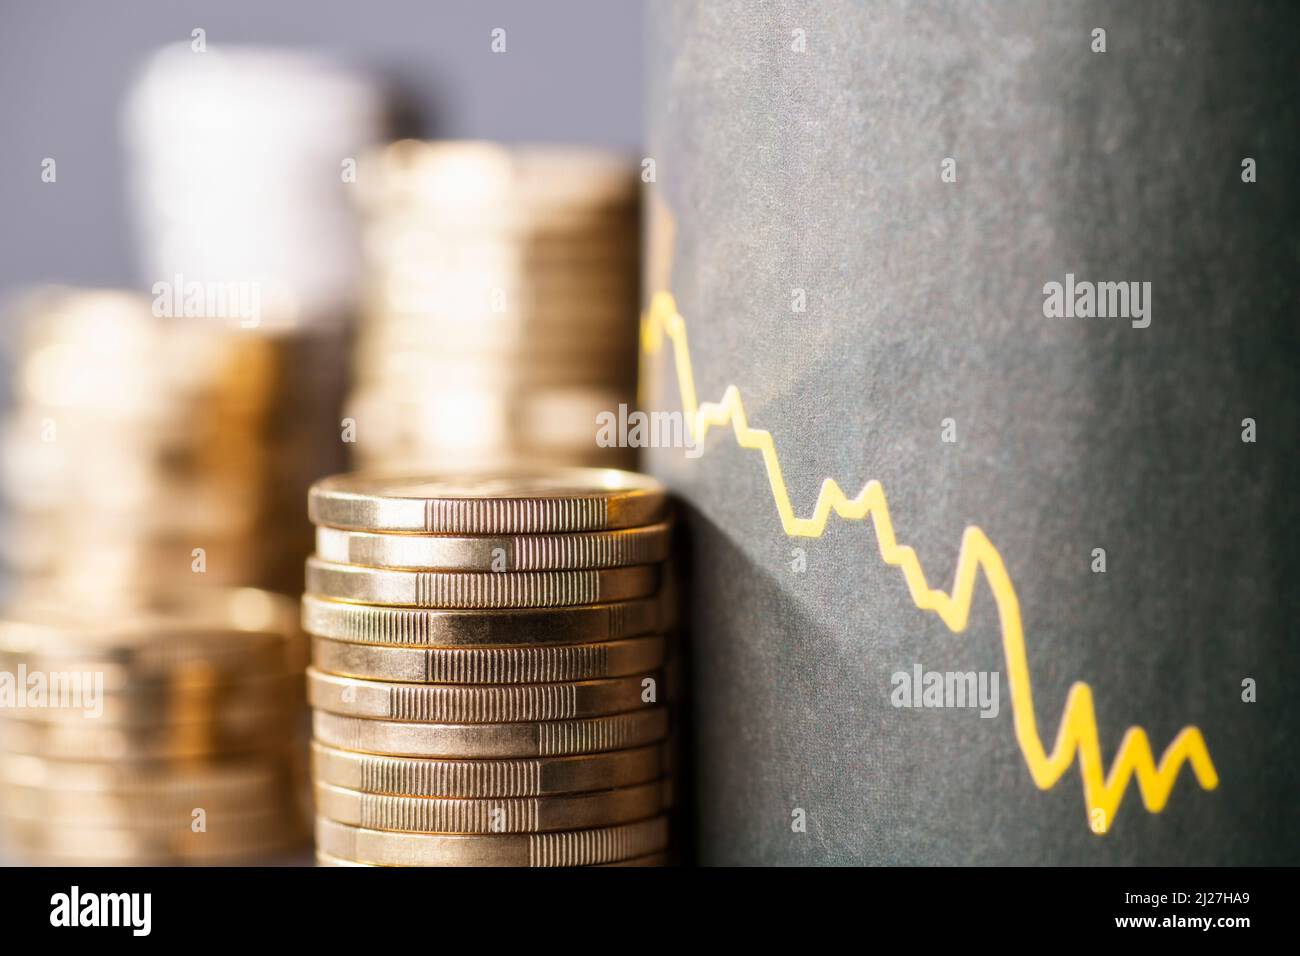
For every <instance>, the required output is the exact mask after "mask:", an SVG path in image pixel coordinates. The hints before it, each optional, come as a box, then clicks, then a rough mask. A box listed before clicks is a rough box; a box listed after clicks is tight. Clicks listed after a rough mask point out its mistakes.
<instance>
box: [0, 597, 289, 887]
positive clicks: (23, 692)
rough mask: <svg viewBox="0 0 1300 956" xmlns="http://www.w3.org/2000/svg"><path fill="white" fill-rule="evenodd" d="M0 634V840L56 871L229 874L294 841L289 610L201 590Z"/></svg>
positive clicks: (39, 611) (50, 616)
mask: <svg viewBox="0 0 1300 956" xmlns="http://www.w3.org/2000/svg"><path fill="white" fill-rule="evenodd" d="M173 602H174V603H172V604H171V605H170V606H163V605H159V606H155V607H152V608H149V609H144V608H141V609H139V610H137V611H135V612H132V613H125V612H123V613H118V614H116V615H113V616H112V617H110V618H103V617H101V616H99V615H95V614H88V613H85V612H76V611H71V610H69V607H68V606H67V605H66V604H63V605H56V604H50V603H45V604H41V603H37V602H31V603H28V604H26V605H24V606H22V607H19V608H13V609H11V610H10V611H9V612H8V615H7V618H6V619H5V620H4V621H2V622H0V827H2V828H3V841H4V845H5V848H6V852H8V853H12V854H14V855H17V856H19V857H21V858H22V859H23V860H24V861H25V862H32V863H55V864H71V863H75V864H91V865H93V864H117V865H121V864H156V865H165V864H187V863H233V862H246V861H248V860H250V859H255V858H258V857H263V856H266V855H267V854H272V853H276V852H279V851H283V850H285V849H286V848H287V847H290V846H292V845H294V844H295V843H296V842H298V841H300V840H302V839H303V837H304V835H305V832H304V831H305V828H304V823H305V815H304V813H303V812H302V799H301V798H302V793H301V787H300V786H298V785H297V781H299V780H301V764H302V760H301V757H300V750H299V748H300V747H301V737H300V735H299V732H298V728H299V727H300V726H301V724H300V719H299V715H300V714H301V713H302V706H303V702H302V685H301V668H302V667H303V665H304V663H305V657H306V655H305V645H304V640H303V638H302V635H301V632H300V631H299V630H298V628H297V624H296V621H295V620H294V618H295V616H296V615H295V607H294V602H293V601H292V600H291V599H289V598H287V597H283V596H280V595H273V594H270V593H268V592H265V591H257V590H252V589H230V590H223V589H216V588H204V589H202V590H201V591H200V592H197V593H192V594H188V595H181V594H179V593H178V594H177V595H175V596H174V598H173Z"/></svg>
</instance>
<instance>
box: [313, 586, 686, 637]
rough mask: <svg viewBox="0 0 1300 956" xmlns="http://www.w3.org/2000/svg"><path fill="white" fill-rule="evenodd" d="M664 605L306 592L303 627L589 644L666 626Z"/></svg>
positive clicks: (333, 633)
mask: <svg viewBox="0 0 1300 956" xmlns="http://www.w3.org/2000/svg"><path fill="white" fill-rule="evenodd" d="M671 623H672V622H671V619H670V616H669V614H668V608H666V607H664V605H663V604H661V603H660V602H659V601H658V600H657V599H654V598H639V599H636V600H631V601H617V602H611V603H609V604H598V605H578V606H574V607H563V608H514V609H494V610H466V609H460V610H456V609H449V610H426V609H413V608H391V607H371V606H369V605H364V604H347V603H344V602H342V601H332V600H329V599H326V598H322V597H320V596H319V595H314V594H305V595H303V599H302V626H303V629H304V630H306V631H309V632H310V633H312V634H317V635H319V636H321V637H328V638H333V639H335V640H340V641H352V642H356V643H361V644H388V645H407V646H416V647H430V646H432V647H473V646H479V647H485V646H491V645H496V644H519V645H532V644H588V643H598V642H601V641H607V640H618V639H620V638H625V637H635V636H638V635H642V634H650V633H654V632H657V631H661V630H665V629H666V628H667V627H668V626H670V625H671Z"/></svg>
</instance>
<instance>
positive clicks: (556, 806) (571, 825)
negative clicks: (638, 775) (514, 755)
mask: <svg viewBox="0 0 1300 956" xmlns="http://www.w3.org/2000/svg"><path fill="white" fill-rule="evenodd" d="M315 794H316V812H317V814H319V815H320V816H323V817H328V818H329V819H331V820H334V821H335V822H337V823H346V824H348V825H349V826H355V827H365V828H367V829H371V830H397V831H402V832H408V833H542V832H546V831H550V830H576V829H582V828H591V827H605V826H612V825H614V824H616V823H630V822H632V821H633V820H644V819H646V818H647V817H652V816H654V815H655V814H657V813H662V812H663V811H664V810H665V809H667V799H668V797H669V792H668V788H667V787H666V786H665V784H664V782H663V781H659V780H656V781H652V782H650V783H642V784H637V785H636V786H632V787H622V788H620V789H617V790H594V791H589V792H586V793H565V794H554V795H551V796H545V797H485V798H475V797H402V796H394V795H392V794H379V793H362V792H360V791H358V790H348V789H346V788H343V787H336V786H332V785H330V784H327V783H320V782H319V781H318V782H317V783H316V786H315Z"/></svg>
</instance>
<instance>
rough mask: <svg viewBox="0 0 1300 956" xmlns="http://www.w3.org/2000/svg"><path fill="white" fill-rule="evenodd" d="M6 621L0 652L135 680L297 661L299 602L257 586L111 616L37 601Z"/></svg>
mask: <svg viewBox="0 0 1300 956" xmlns="http://www.w3.org/2000/svg"><path fill="white" fill-rule="evenodd" d="M7 614H8V617H7V619H6V620H3V621H0V654H3V655H5V656H6V657H7V658H12V659H15V660H16V659H18V658H20V657H26V658H27V659H29V660H33V659H34V660H39V661H40V662H41V666H42V667H45V666H47V665H48V667H49V668H50V669H54V668H56V667H61V666H63V665H60V664H59V662H66V663H67V664H78V665H86V664H93V665H94V666H96V667H111V666H120V667H122V668H125V669H127V670H129V671H130V672H131V673H132V674H133V675H140V676H141V677H144V676H145V675H154V674H156V675H160V676H162V675H166V676H172V675H174V674H176V672H178V671H181V672H184V671H186V670H191V671H195V670H197V671H200V672H209V671H213V670H223V671H224V670H234V671H238V672H241V673H246V672H247V671H249V670H262V669H264V668H267V667H275V666H277V665H278V666H279V667H280V669H281V670H282V671H283V670H284V669H286V668H288V667H290V666H292V665H293V664H294V663H296V661H295V658H294V656H293V645H294V644H295V643H296V642H295V641H294V640H293V636H294V635H297V633H298V626H297V621H296V620H295V618H296V613H295V609H294V606H293V601H292V600H290V599H288V598H286V597H284V596H282V595H278V594H272V593H270V592H268V591H259V590H255V589H252V588H229V589H228V588H195V589H190V590H187V591H185V592H180V593H177V594H176V595H174V596H173V598H171V599H169V600H167V601H166V602H165V603H159V602H158V601H154V600H152V599H150V601H149V603H147V604H144V605H141V606H138V607H135V608H133V609H132V610H130V611H129V612H126V613H123V614H120V615H115V616H113V617H111V618H108V619H106V618H105V616H104V615H102V614H97V613H95V612H93V611H91V610H88V609H79V608H75V607H70V606H68V604H67V603H66V602H64V603H62V604H59V603H56V602H55V599H54V598H53V597H42V598H34V599H33V600H32V601H31V602H30V603H29V604H25V605H24V606H22V607H18V608H14V609H11V610H10V611H9V612H7Z"/></svg>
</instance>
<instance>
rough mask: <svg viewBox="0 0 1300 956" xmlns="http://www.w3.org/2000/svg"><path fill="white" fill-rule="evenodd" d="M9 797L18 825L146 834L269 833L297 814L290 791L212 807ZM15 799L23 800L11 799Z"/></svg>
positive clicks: (8, 808)
mask: <svg viewBox="0 0 1300 956" xmlns="http://www.w3.org/2000/svg"><path fill="white" fill-rule="evenodd" d="M4 795H5V806H4V817H5V819H6V820H9V821H12V822H15V823H19V824H30V825H33V826H37V825H39V826H49V827H56V828H57V827H85V828H87V829H90V828H95V827H105V828H109V829H123V830H130V831H132V832H133V833H138V834H140V835H141V836H142V837H166V836H168V835H170V834H177V833H180V834H184V833H188V832H195V830H194V828H195V826H202V827H206V828H207V830H206V832H207V833H209V834H211V835H213V836H222V835H224V834H228V833H249V834H252V833H257V832H259V831H261V832H263V833H267V832H269V831H271V830H273V829H275V828H278V827H281V826H283V825H284V821H285V819H286V818H292V817H293V816H294V815H295V814H296V812H297V810H296V808H295V805H294V803H293V801H292V800H290V799H287V796H288V794H287V791H286V793H285V794H283V795H282V798H281V799H279V800H274V801H267V802H262V803H256V802H254V803H247V804H233V805H232V804H225V805H220V804H214V805H212V806H204V805H202V804H197V805H190V806H185V805H184V804H177V803H170V804H160V803H152V804H147V803H144V802H135V801H124V802H118V803H102V802H101V803H97V804H82V803H79V802H77V801H76V800H68V799H63V800H59V799H57V798H56V797H54V796H53V795H49V796H50V797H51V799H49V800H48V802H47V803H45V804H44V805H42V804H41V803H40V802H39V799H38V798H39V796H40V795H41V792H40V791H37V792H30V791H29V792H23V791H18V792H15V791H10V790H6V791H4ZM12 797H16V798H17V799H15V800H11V799H10V798H12ZM199 832H203V831H199Z"/></svg>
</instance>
